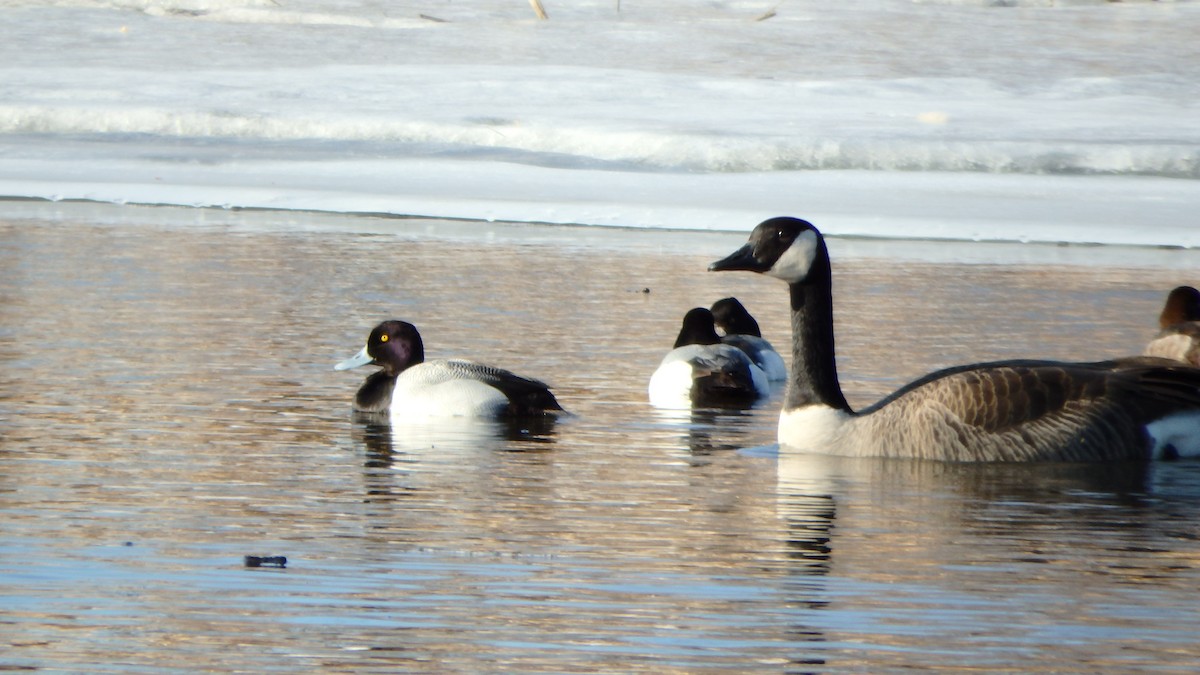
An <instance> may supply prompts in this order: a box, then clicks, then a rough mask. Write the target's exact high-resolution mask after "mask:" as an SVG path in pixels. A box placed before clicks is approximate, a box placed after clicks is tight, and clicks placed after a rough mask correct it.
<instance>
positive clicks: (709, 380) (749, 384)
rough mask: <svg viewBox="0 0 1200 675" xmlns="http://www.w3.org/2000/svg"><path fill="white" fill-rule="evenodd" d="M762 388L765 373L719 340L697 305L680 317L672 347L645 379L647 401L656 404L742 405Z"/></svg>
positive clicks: (763, 392)
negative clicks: (646, 380)
mask: <svg viewBox="0 0 1200 675" xmlns="http://www.w3.org/2000/svg"><path fill="white" fill-rule="evenodd" d="M768 392H769V389H768V386H767V376H766V375H765V374H764V373H763V372H762V370H760V369H759V367H758V366H756V365H754V363H753V362H752V361H751V360H750V357H749V356H746V353H745V352H743V351H742V350H740V349H738V348H737V347H733V346H730V345H726V344H721V338H720V337H719V336H718V335H717V329H716V328H715V327H714V324H713V315H712V312H710V311H709V310H707V309H705V308H703V307H697V308H695V309H692V310H690V311H689V312H688V313H687V314H685V315H684V317H683V325H682V327H681V328H680V329H679V337H677V338H676V339H675V347H674V348H673V349H672V350H671V351H670V352H667V355H666V356H664V357H663V360H662V362H660V363H659V365H658V368H657V369H656V370H655V371H654V375H652V376H651V377H650V403H652V404H653V405H655V406H658V407H661V408H687V407H690V406H691V405H692V404H700V405H712V406H725V405H743V404H747V403H752V402H753V401H754V400H756V399H757V398H759V397H760V396H764V395H766V394H767V393H768Z"/></svg>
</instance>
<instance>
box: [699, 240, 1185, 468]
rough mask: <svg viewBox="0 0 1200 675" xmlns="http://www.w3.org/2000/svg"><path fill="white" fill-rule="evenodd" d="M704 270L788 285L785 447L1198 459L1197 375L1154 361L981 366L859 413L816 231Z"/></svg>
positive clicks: (929, 380) (879, 453)
mask: <svg viewBox="0 0 1200 675" xmlns="http://www.w3.org/2000/svg"><path fill="white" fill-rule="evenodd" d="M709 269H711V270H713V271H724V270H746V271H753V272H758V273H761V274H768V275H770V276H775V277H778V278H780V279H783V280H784V281H786V282H788V286H789V292H790V294H791V307H792V367H791V372H790V374H789V382H788V393H787V395H786V397H785V400H784V404H783V411H782V413H781V414H780V420H779V442H780V444H781V445H784V446H787V447H790V448H795V449H799V450H802V451H807V452H819V453H826V454H836V455H849V456H874V457H907V458H918V459H934V460H944V461H968V462H976V461H992V462H994V461H1047V460H1049V461H1097V460H1130V459H1134V460H1145V459H1174V458H1178V457H1187V456H1200V368H1192V367H1188V366H1186V365H1184V364H1180V363H1178V362H1172V361H1168V360H1165V359H1156V358H1148V357H1136V358H1129V359H1119V360H1115V361H1105V362H1096V363H1063V362H1055V361H1001V362H995V363H981V364H974V365H968V366H960V367H956V368H949V369H946V370H942V371H938V372H935V373H931V374H929V375H927V376H925V377H923V378H921V379H919V380H917V381H915V382H913V383H911V384H909V385H907V386H905V387H903V388H901V389H900V390H898V391H896V392H895V393H893V394H892V395H890V396H888V397H886V398H884V399H883V400H882V401H880V402H878V403H876V404H875V405H873V406H870V407H869V408H866V409H864V410H862V411H860V412H855V411H853V410H852V409H851V408H850V406H849V404H848V403H847V402H846V399H845V397H844V396H843V394H842V390H841V385H840V384H839V383H838V378H837V366H836V358H835V351H834V336H833V299H832V288H831V278H832V277H831V273H830V264H829V254H828V250H827V249H826V247H825V243H824V240H823V239H822V238H821V235H820V233H819V232H818V231H817V229H816V228H815V227H813V226H812V225H811V224H810V223H808V222H805V221H803V220H799V219H796V218H772V219H770V220H767V221H764V222H763V223H761V224H759V226H758V227H756V228H755V230H754V232H753V233H752V234H751V236H750V241H749V243H747V244H746V245H745V246H744V247H742V248H741V249H740V250H738V251H736V252H734V253H733V254H732V255H730V256H728V257H726V258H724V259H723V260H720V261H718V262H715V263H713V264H712V265H711V266H710V268H709Z"/></svg>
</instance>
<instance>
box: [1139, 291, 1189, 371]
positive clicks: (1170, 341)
mask: <svg viewBox="0 0 1200 675" xmlns="http://www.w3.org/2000/svg"><path fill="white" fill-rule="evenodd" d="M1158 327H1159V333H1158V335H1157V336H1156V337H1155V338H1154V339H1153V340H1151V341H1150V343H1149V344H1147V345H1146V350H1145V351H1144V352H1142V354H1144V355H1146V356H1160V357H1162V358H1165V359H1175V360H1176V361H1183V362H1184V363H1188V364H1190V365H1193V366H1200V291H1197V290H1196V289H1195V288H1192V287H1191V286H1179V287H1177V288H1174V289H1172V291H1171V292H1170V293H1168V294H1167V301H1166V303H1165V304H1164V305H1163V310H1162V313H1160V314H1159V315H1158Z"/></svg>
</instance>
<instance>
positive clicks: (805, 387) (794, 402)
mask: <svg viewBox="0 0 1200 675" xmlns="http://www.w3.org/2000/svg"><path fill="white" fill-rule="evenodd" d="M822 263H823V264H822ZM790 290H791V299H792V372H791V380H790V381H789V382H788V390H787V396H786V398H785V399H784V403H783V407H784V410H791V409H795V408H800V407H803V406H806V405H812V404H818V403H819V404H824V405H827V406H830V407H833V408H837V409H839V410H845V411H848V412H849V411H850V405H849V404H848V403H847V402H846V397H845V396H843V395H842V387H841V385H840V384H839V383H838V375H837V360H836V355H835V353H834V348H833V289H832V283H831V280H830V272H829V262H828V259H827V258H826V259H825V260H822V261H819V262H818V264H817V266H816V267H814V269H813V270H812V271H811V272H810V273H809V278H808V279H807V280H806V281H805V282H802V283H794V284H791V285H790Z"/></svg>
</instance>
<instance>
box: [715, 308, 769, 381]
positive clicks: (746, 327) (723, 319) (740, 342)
mask: <svg viewBox="0 0 1200 675" xmlns="http://www.w3.org/2000/svg"><path fill="white" fill-rule="evenodd" d="M710 311H712V315H713V321H714V323H716V326H717V328H720V329H721V330H722V331H724V332H725V334H724V335H722V336H721V342H723V343H724V344H727V345H732V346H734V347H737V348H738V349H740V350H742V351H743V352H746V356H749V357H750V360H751V361H753V362H754V365H756V366H758V367H759V369H760V370H762V371H763V373H765V374H766V376H767V379H768V380H770V381H771V382H782V381H784V380H786V379H787V375H788V371H787V364H785V363H784V362H783V357H782V356H780V355H779V352H777V351H775V348H774V347H772V346H771V343H770V342H768V341H766V340H765V339H763V336H762V330H760V329H759V327H758V322H757V321H755V320H754V317H753V316H751V314H750V312H749V311H748V310H747V309H746V307H745V306H744V305H742V303H741V302H739V301H738V299H737V298H722V299H720V300H718V301H716V302H714V303H713V306H712V308H711V310H710Z"/></svg>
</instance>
